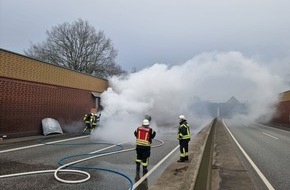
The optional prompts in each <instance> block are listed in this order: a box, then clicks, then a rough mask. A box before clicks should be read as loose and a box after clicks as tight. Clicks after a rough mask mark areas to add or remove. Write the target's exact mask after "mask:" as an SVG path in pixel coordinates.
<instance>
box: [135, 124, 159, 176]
mask: <svg viewBox="0 0 290 190" xmlns="http://www.w3.org/2000/svg"><path fill="white" fill-rule="evenodd" d="M149 125H150V122H149V121H148V119H144V120H143V122H142V126H140V127H138V128H137V129H136V130H135V131H134V135H135V137H136V153H137V158H136V161H135V162H136V172H137V173H139V172H140V165H142V166H143V175H144V174H146V173H147V171H148V170H147V166H148V164H149V157H150V151H151V143H152V139H153V138H154V137H155V136H156V132H155V131H154V130H153V129H152V128H151V127H150V126H149Z"/></svg>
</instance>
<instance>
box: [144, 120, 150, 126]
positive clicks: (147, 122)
mask: <svg viewBox="0 0 290 190" xmlns="http://www.w3.org/2000/svg"><path fill="white" fill-rule="evenodd" d="M142 124H143V125H149V124H150V123H149V121H148V119H144V120H143V123H142Z"/></svg>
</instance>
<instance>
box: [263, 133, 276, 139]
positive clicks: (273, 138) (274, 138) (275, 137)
mask: <svg viewBox="0 0 290 190" xmlns="http://www.w3.org/2000/svg"><path fill="white" fill-rule="evenodd" d="M262 134H264V135H267V136H269V137H271V138H273V139H279V138H278V137H275V136H273V135H270V134H268V133H265V132H263V133H262Z"/></svg>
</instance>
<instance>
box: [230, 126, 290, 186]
mask: <svg viewBox="0 0 290 190" xmlns="http://www.w3.org/2000/svg"><path fill="white" fill-rule="evenodd" d="M225 124H226V126H227V127H228V129H229V130H230V131H231V133H232V134H233V136H234V137H235V138H236V140H237V141H238V143H239V144H240V145H241V146H242V148H243V149H244V150H245V152H246V153H247V154H248V156H249V157H250V159H252V161H253V162H254V164H255V165H256V166H257V168H258V169H259V170H260V172H261V175H264V176H265V178H266V179H265V180H266V181H268V182H269V184H270V185H271V186H272V187H273V188H274V189H276V190H286V189H290V180H289V179H290V159H289V158H290V132H289V131H285V130H281V129H277V128H273V127H269V126H266V125H261V124H241V123H239V122H230V121H225ZM242 159H245V158H242ZM244 163H245V166H246V167H247V169H248V170H249V171H251V172H250V173H251V175H252V178H253V180H254V181H255V183H256V184H257V187H258V188H259V189H269V187H266V186H265V182H264V181H262V180H261V175H259V174H257V172H256V171H253V167H252V165H251V164H249V163H248V162H247V161H244ZM270 189H271V188H270Z"/></svg>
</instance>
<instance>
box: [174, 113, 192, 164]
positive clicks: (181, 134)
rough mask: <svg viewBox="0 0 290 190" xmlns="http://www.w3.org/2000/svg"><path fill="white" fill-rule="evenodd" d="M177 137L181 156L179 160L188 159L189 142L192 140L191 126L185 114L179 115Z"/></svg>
mask: <svg viewBox="0 0 290 190" xmlns="http://www.w3.org/2000/svg"><path fill="white" fill-rule="evenodd" d="M177 139H178V140H179V145H180V158H179V160H178V161H177V162H185V161H188V143H189V141H190V128H189V125H188V123H187V121H186V118H185V116H184V115H180V116H179V127H178V133H177Z"/></svg>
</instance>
